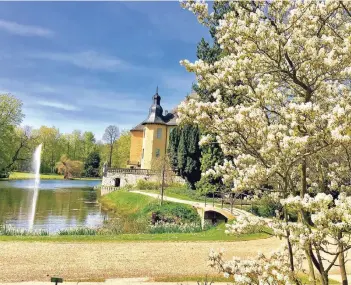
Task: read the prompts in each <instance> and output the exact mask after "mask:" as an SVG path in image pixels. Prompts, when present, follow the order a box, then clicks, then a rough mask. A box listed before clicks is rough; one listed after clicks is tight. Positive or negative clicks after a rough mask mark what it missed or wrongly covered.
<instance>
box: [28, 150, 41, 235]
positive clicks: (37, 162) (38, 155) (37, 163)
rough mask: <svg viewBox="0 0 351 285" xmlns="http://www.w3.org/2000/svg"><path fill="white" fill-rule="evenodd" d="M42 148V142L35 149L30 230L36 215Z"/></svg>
mask: <svg viewBox="0 0 351 285" xmlns="http://www.w3.org/2000/svg"><path fill="white" fill-rule="evenodd" d="M41 148H42V144H40V145H39V146H38V147H37V148H36V149H35V152H34V155H33V169H34V173H35V177H34V189H33V190H34V192H33V199H32V206H31V212H30V216H29V230H33V225H34V217H35V212H36V208H37V200H38V195H39V184H40V160H41Z"/></svg>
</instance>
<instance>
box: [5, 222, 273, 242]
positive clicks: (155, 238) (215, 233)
mask: <svg viewBox="0 0 351 285" xmlns="http://www.w3.org/2000/svg"><path fill="white" fill-rule="evenodd" d="M268 237H269V235H267V234H263V233H254V234H246V235H226V234H225V233H224V224H221V225H219V226H218V227H214V228H211V229H209V230H207V231H204V232H200V233H166V234H121V235H113V236H112V235H110V236H105V235H95V236H89V235H85V236H79V235H72V236H57V235H56V236H0V241H33V242H34V241H43V242H101V241H104V242H143V241H148V242H160V241H169V242H177V241H204V242H205V241H219V240H220V241H228V242H231V241H247V240H255V239H263V238H268Z"/></svg>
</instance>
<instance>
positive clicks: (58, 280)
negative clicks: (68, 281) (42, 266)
mask: <svg viewBox="0 0 351 285" xmlns="http://www.w3.org/2000/svg"><path fill="white" fill-rule="evenodd" d="M51 282H53V283H55V285H57V284H58V283H63V279H62V278H59V277H51Z"/></svg>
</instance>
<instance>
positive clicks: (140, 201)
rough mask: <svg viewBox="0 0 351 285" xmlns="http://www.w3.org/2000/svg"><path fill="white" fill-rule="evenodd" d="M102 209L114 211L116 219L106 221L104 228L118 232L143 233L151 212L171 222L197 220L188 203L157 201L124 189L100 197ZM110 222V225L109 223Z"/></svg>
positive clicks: (150, 217) (196, 215)
mask: <svg viewBox="0 0 351 285" xmlns="http://www.w3.org/2000/svg"><path fill="white" fill-rule="evenodd" d="M100 201H101V203H102V206H103V208H104V209H108V210H111V211H114V212H115V213H116V214H117V216H118V218H119V219H118V221H116V222H114V221H113V220H112V221H111V222H112V224H111V223H110V221H107V225H106V228H109V227H110V228H112V229H115V231H116V232H119V233H145V232H148V227H149V225H150V222H151V221H152V213H155V214H154V218H155V219H156V220H162V221H167V222H172V223H174V222H175V223H193V222H199V216H198V214H197V212H196V210H195V209H194V208H193V207H192V206H189V205H184V204H178V203H172V202H164V203H163V204H162V206H161V205H159V202H158V201H157V200H156V199H155V198H152V197H149V196H145V195H141V194H137V193H131V192H126V191H115V192H112V193H110V194H108V195H106V196H103V197H102V198H101V200H100ZM109 224H110V225H109Z"/></svg>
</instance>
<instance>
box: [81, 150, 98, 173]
mask: <svg viewBox="0 0 351 285" xmlns="http://www.w3.org/2000/svg"><path fill="white" fill-rule="evenodd" d="M100 161H101V158H100V154H99V153H98V152H96V151H93V152H91V153H90V154H89V155H88V157H87V159H86V160H85V163H84V175H85V176H86V177H98V176H99V169H100Z"/></svg>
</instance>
